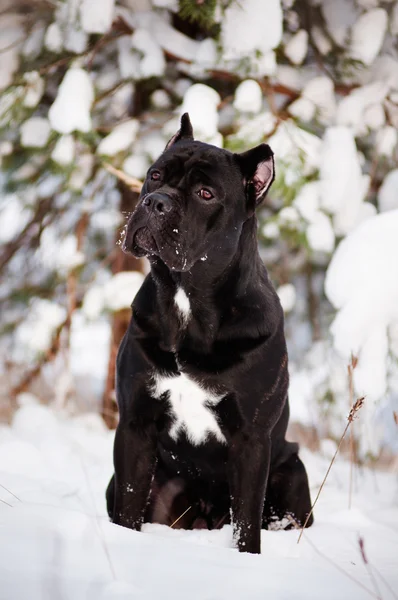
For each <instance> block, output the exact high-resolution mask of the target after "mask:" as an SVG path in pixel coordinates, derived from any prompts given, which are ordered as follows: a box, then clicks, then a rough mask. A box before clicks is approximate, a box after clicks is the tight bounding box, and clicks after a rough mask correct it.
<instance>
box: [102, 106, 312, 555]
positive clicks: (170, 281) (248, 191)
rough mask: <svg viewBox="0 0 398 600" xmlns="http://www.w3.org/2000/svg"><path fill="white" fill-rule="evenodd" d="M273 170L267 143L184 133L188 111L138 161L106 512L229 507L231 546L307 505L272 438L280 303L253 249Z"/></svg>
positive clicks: (284, 384) (282, 422)
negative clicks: (244, 148) (127, 315)
mask: <svg viewBox="0 0 398 600" xmlns="http://www.w3.org/2000/svg"><path fill="white" fill-rule="evenodd" d="M273 179H274V161H273V153H272V151H271V149H270V147H269V146H267V145H266V144H261V145H260V146H257V147H256V148H253V149H252V150H249V151H248V152H244V153H243V154H233V153H231V152H228V151H227V150H222V149H220V148H216V147H214V146H211V145H208V144H204V143H201V142H197V141H194V139H193V134H192V126H191V123H190V120H189V117H188V115H187V114H185V115H184V116H183V117H182V119H181V128H180V130H179V131H178V132H177V133H176V135H175V136H174V137H173V138H172V139H171V140H170V142H169V143H168V145H167V147H166V149H165V151H164V152H163V154H162V155H161V156H160V158H159V159H158V160H157V161H156V162H155V164H154V165H153V166H152V167H151V168H150V169H149V171H148V175H147V178H146V180H145V183H144V187H143V189H142V193H141V197H140V201H139V203H138V206H137V208H136V209H135V211H134V213H133V214H132V216H131V218H130V221H129V223H128V227H127V233H126V238H125V242H124V249H125V250H127V251H130V252H132V253H133V254H134V255H136V256H147V257H148V258H149V260H150V263H151V272H150V273H149V275H148V276H147V277H146V279H145V281H144V283H143V285H142V287H141V289H140V290H139V292H138V294H137V295H136V297H135V299H134V302H133V305H132V318H131V322H130V326H129V328H128V331H127V333H126V335H125V337H124V339H123V341H122V343H121V346H120V349H119V354H118V359H117V400H118V404H119V411H120V422H119V425H118V427H117V431H116V437H115V448H114V464H115V475H114V476H113V477H112V479H111V481H110V484H109V486H108V490H107V503H108V512H109V515H110V517H111V519H112V521H113V522H114V523H117V524H119V525H123V526H125V527H130V528H132V529H137V530H139V529H140V527H141V525H142V523H143V522H144V521H149V522H157V523H163V524H168V525H171V524H173V523H174V521H175V520H177V519H178V518H179V517H181V515H183V513H184V515H183V516H182V517H181V518H180V519H179V520H178V523H176V526H179V527H186V528H188V527H208V528H210V529H211V528H216V527H220V526H221V525H223V524H224V523H227V522H230V520H231V521H232V525H233V532H234V539H235V541H236V543H237V546H238V548H239V550H240V551H243V552H253V553H258V552H260V534H261V528H262V527H263V528H266V527H267V526H268V525H269V524H270V523H272V521H273V520H281V519H283V518H284V517H285V516H287V515H291V516H292V517H293V518H294V519H295V520H296V521H297V522H298V523H301V524H302V523H303V522H304V520H305V518H306V517H307V514H308V513H309V511H310V507H311V503H310V495H309V489H308V480H307V474H306V471H305V468H304V465H303V464H302V462H301V460H300V459H299V457H298V454H297V452H298V446H297V444H294V443H290V442H287V441H286V440H285V433H286V427H287V424H288V419H289V405H288V397H287V396H288V364H287V353H286V343H285V338H284V332H283V311H282V308H281V305H280V303H279V300H278V296H277V295H276V292H275V290H274V288H273V287H272V284H271V283H270V281H269V278H268V275H267V271H266V269H265V267H264V265H263V263H262V261H261V259H260V256H259V254H258V249H257V239H256V229H257V221H256V216H255V209H256V207H257V205H259V204H260V202H261V200H262V199H263V198H264V196H265V194H266V192H267V190H268V188H269V187H270V185H271V183H272V181H273ZM311 522H312V519H311V520H310V521H309V523H308V524H309V525H310V524H311Z"/></svg>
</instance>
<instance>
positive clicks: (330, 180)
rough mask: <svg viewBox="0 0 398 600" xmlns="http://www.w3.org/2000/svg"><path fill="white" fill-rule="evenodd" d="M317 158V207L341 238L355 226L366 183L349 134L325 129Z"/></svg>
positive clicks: (346, 129) (343, 129) (338, 129)
mask: <svg viewBox="0 0 398 600" xmlns="http://www.w3.org/2000/svg"><path fill="white" fill-rule="evenodd" d="M320 158H321V162H320V182H321V183H320V186H321V188H320V189H321V207H322V208H324V209H325V210H326V211H328V212H330V213H332V214H333V216H334V218H333V222H334V229H335V231H336V233H337V235H345V234H346V233H348V232H349V231H350V230H351V229H352V228H353V227H355V225H356V224H357V220H358V216H359V211H360V207H361V203H362V202H363V200H364V197H365V194H366V191H367V187H368V184H369V180H368V177H367V176H364V175H362V171H361V166H360V163H359V158H358V153H357V149H356V146H355V140H354V137H353V134H352V132H351V131H350V130H349V129H348V128H346V127H329V128H328V129H327V130H326V133H325V138H324V143H323V146H322V152H321V157H320Z"/></svg>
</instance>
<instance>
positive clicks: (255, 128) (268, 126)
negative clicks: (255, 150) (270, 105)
mask: <svg viewBox="0 0 398 600" xmlns="http://www.w3.org/2000/svg"><path fill="white" fill-rule="evenodd" d="M276 124H277V120H276V117H274V115H273V114H272V112H271V111H269V110H267V111H263V112H261V113H259V114H258V115H255V116H252V117H251V118H250V119H244V120H243V122H242V123H239V129H238V131H237V132H236V137H237V139H239V140H241V141H242V142H244V144H245V146H250V145H251V146H255V145H256V144H259V143H260V142H262V141H263V140H264V136H267V135H269V134H270V133H271V132H272V131H273V130H274V129H275V127H276Z"/></svg>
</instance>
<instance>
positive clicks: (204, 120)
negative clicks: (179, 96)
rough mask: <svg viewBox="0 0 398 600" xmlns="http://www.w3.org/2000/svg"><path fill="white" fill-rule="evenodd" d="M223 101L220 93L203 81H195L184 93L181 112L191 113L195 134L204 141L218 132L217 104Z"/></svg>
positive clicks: (207, 140)
mask: <svg viewBox="0 0 398 600" xmlns="http://www.w3.org/2000/svg"><path fill="white" fill-rule="evenodd" d="M220 102H221V98H220V96H219V94H218V93H217V92H216V90H214V89H213V88H211V87H209V86H208V85H205V84H203V83H195V84H194V85H192V86H191V87H190V88H188V90H187V91H186V92H185V94H184V101H183V103H182V106H181V107H180V111H179V112H180V114H181V115H182V114H184V113H185V112H187V113H189V117H190V119H191V123H192V127H193V130H194V133H195V136H196V137H197V138H198V139H202V140H203V141H206V142H210V140H211V139H212V138H213V137H214V136H216V135H217V134H218V131H217V126H218V112H217V106H218V104H219V103H220Z"/></svg>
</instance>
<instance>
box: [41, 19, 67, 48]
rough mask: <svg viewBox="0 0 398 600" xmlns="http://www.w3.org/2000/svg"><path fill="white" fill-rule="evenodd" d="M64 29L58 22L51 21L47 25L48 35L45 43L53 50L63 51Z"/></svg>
mask: <svg viewBox="0 0 398 600" xmlns="http://www.w3.org/2000/svg"><path fill="white" fill-rule="evenodd" d="M62 43H63V39H62V31H61V28H60V26H59V24H58V23H57V22H54V23H51V25H49V26H48V27H47V31H46V35H45V36H44V45H45V47H46V48H48V50H50V51H51V52H55V53H58V52H61V51H62Z"/></svg>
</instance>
